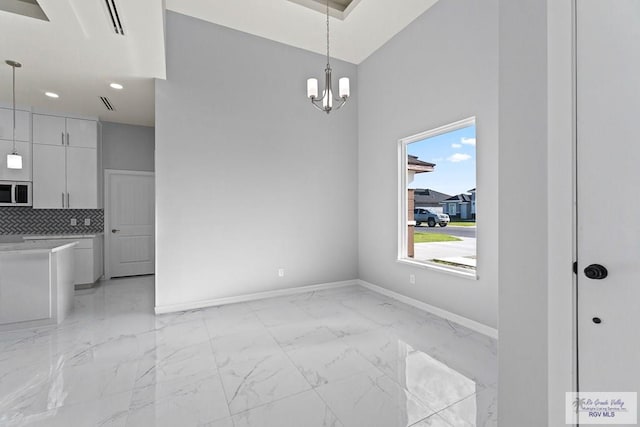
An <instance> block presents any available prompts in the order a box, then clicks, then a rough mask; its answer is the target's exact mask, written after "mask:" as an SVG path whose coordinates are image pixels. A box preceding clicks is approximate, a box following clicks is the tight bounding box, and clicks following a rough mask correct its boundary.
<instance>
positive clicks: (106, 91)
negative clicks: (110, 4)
mask: <svg viewBox="0 0 640 427" xmlns="http://www.w3.org/2000/svg"><path fill="white" fill-rule="evenodd" d="M2 1H7V0H2ZM115 1H116V4H117V6H118V9H119V12H120V17H121V20H122V22H123V26H124V30H125V35H124V36H121V35H117V34H115V32H114V30H113V27H112V25H111V22H110V20H109V18H108V14H107V8H106V7H105V1H104V0H38V3H39V4H40V6H41V7H42V9H43V10H44V12H45V13H46V14H47V16H48V18H49V22H47V21H42V20H38V19H33V18H28V17H24V16H20V15H16V14H13V13H9V12H5V11H1V10H0V29H1V30H0V33H1V34H2V37H0V61H1V62H0V104H9V103H10V102H11V67H9V66H8V65H5V64H4V61H5V60H6V59H13V60H16V61H19V62H21V63H22V64H23V67H22V68H20V69H18V70H17V72H16V86H17V89H16V97H17V103H18V105H25V106H33V107H34V108H36V109H39V110H47V111H51V112H59V113H73V114H78V115H85V116H95V117H99V118H100V120H103V121H113V122H120V123H130V124H140V125H148V126H153V125H154V122H155V119H154V113H155V111H154V109H155V107H154V103H155V100H154V83H153V79H154V78H165V77H166V74H165V73H166V68H165V51H164V15H163V0H115ZM165 1H166V8H167V9H169V10H172V11H176V12H179V13H182V14H185V15H190V16H193V17H196V18H199V19H203V20H206V21H209V22H213V23H216V24H219V25H223V26H226V27H229V28H234V29H237V30H240V31H244V32H247V33H250V34H254V35H257V36H261V37H264V38H268V39H271V40H275V41H278V42H281V43H285V44H288V45H291V46H295V47H299V48H302V49H306V50H309V51H313V52H317V53H320V54H323V53H325V52H326V46H325V24H324V16H323V12H321V11H322V10H324V9H323V7H322V5H321V4H320V5H319V4H318V0H165ZM332 1H333V2H334V3H335V4H336V7H337V8H340V6H339V4H340V5H342V6H344V5H346V4H347V3H349V1H348V0H332ZM436 1H437V0H353V1H352V2H351V4H350V5H349V6H348V7H347V8H346V9H345V10H344V12H341V11H339V10H332V12H331V14H332V16H335V17H336V18H338V19H331V56H332V57H335V58H339V59H342V60H345V61H348V62H351V63H354V64H359V63H360V62H362V61H363V60H364V59H366V58H367V57H368V56H369V55H370V54H371V53H373V52H374V51H375V50H376V49H378V48H379V47H380V46H382V45H383V44H384V43H386V42H387V41H388V40H389V39H391V38H392V37H393V36H394V35H395V34H397V33H398V32H400V31H401V30H402V29H403V28H405V27H406V26H407V25H408V24H409V23H411V22H412V21H413V20H414V19H416V18H417V17H418V16H420V15H421V14H422V13H423V12H425V11H426V10H427V9H429V8H430V7H431V6H432V5H433V4H434V3H435V2H436ZM320 3H322V2H320ZM305 4H306V6H305ZM307 6H308V7H307ZM247 11H250V12H247ZM111 82H117V83H121V84H122V85H124V87H125V88H124V90H121V91H117V90H114V89H111V88H110V87H109V83H111ZM45 91H52V92H56V93H58V94H59V95H60V98H58V99H51V98H48V97H46V96H45V95H44V92H45ZM100 96H106V97H108V98H109V100H110V101H111V103H112V104H113V105H114V107H115V109H116V111H113V112H109V111H107V110H106V109H105V107H104V105H103V104H102V102H101V101H100V98H99V97H100Z"/></svg>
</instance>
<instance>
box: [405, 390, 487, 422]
mask: <svg viewBox="0 0 640 427" xmlns="http://www.w3.org/2000/svg"><path fill="white" fill-rule="evenodd" d="M477 394H478V392H477V391H475V392H473V393H471V394H470V395H468V396H465V397H463V398H462V399H460V400H458V401H456V402H454V403H452V404H450V405H448V406H446V407H444V408H442V409H440V410H438V411H436V412H434V413H433V414H431V415H429V416H428V417H425V418H422V419H420V420H418V421H416V422H415V423H413V424H411V425H410V426H409V427H413V426H415V425H416V424H418V423H420V422H422V421H424V420H426V419H429V418H431V417H434V416H436V415H440V414H441V413H442V412H444V411H446V410H448V409H450V408H452V407H454V406H456V405H457V404H459V403H462V402H463V401H465V400H467V399H468V398H470V397H472V396H475V395H477ZM414 396H415V394H414ZM425 406H426V405H425ZM428 408H429V409H431V407H428ZM432 410H433V409H432ZM440 418H442V417H440ZM443 419H444V418H443ZM445 421H446V422H447V424H449V422H448V421H447V420H446V419H445Z"/></svg>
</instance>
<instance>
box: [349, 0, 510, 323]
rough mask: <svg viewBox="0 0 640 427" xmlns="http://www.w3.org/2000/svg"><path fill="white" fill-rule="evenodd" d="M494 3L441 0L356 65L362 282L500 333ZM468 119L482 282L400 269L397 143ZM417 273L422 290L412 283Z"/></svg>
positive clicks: (496, 55) (496, 67)
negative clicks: (472, 120)
mask: <svg viewBox="0 0 640 427" xmlns="http://www.w3.org/2000/svg"><path fill="white" fill-rule="evenodd" d="M497 3H498V2H497V0H487V1H483V2H470V1H463V0H448V1H441V2H438V3H436V4H435V5H434V6H433V7H432V8H431V9H429V10H428V11H427V12H426V13H425V14H423V15H422V16H420V17H419V18H418V19H416V20H415V21H414V22H413V23H412V24H410V25H409V26H408V27H407V28H406V29H405V30H403V31H402V32H400V33H399V34H398V35H396V36H395V37H394V38H393V39H392V40H391V41H390V42H388V43H387V44H386V45H385V46H383V47H382V48H381V49H379V50H378V51H377V52H375V53H374V54H373V55H372V56H370V57H369V58H368V59H367V60H366V61H365V62H363V63H362V64H361V65H360V66H359V67H358V84H359V87H360V91H359V105H358V109H359V200H360V205H359V210H360V221H359V225H360V234H359V266H360V278H361V279H363V280H366V281H368V282H371V283H373V284H376V285H379V286H382V287H385V288H388V289H391V290H393V291H396V292H399V293H401V294H403V295H407V296H410V297H412V298H416V299H418V300H421V301H424V302H426V303H428V304H431V305H434V306H436V307H439V308H442V309H445V310H448V311H450V312H453V313H455V314H458V315H461V316H464V317H466V318H469V319H472V320H475V321H477V322H480V323H482V324H484V325H488V326H490V327H493V328H496V327H497V323H498V312H497V308H498V224H499V221H498V214H497V212H498V168H497V166H498V164H497V154H498V95H497V94H498V4H497ZM471 116H476V124H477V134H476V135H477V141H478V143H477V150H476V153H477V188H478V192H477V194H478V201H477V207H478V208H477V210H478V275H479V279H478V280H469V279H467V278H462V277H459V276H454V275H449V274H444V273H441V272H435V271H433V270H429V269H424V268H418V267H413V266H407V265H401V264H398V263H397V262H396V258H397V245H398V243H397V242H398V238H397V228H398V226H397V224H398V214H399V212H398V211H399V209H398V202H397V200H398V191H399V190H398V154H397V142H398V140H399V139H400V138H404V137H407V136H411V135H414V134H417V133H419V132H422V131H426V130H429V129H433V128H436V127H438V126H441V125H445V124H448V123H452V122H455V121H457V120H460V119H464V118H467V117H471ZM513 194H516V193H513ZM517 194H522V193H517ZM374 230H375V232H373V231H374ZM410 274H415V277H416V284H415V285H411V284H409V275H410Z"/></svg>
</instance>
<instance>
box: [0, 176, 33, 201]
mask: <svg viewBox="0 0 640 427" xmlns="http://www.w3.org/2000/svg"><path fill="white" fill-rule="evenodd" d="M31 205H32V202H31V183H30V182H24V181H0V206H31Z"/></svg>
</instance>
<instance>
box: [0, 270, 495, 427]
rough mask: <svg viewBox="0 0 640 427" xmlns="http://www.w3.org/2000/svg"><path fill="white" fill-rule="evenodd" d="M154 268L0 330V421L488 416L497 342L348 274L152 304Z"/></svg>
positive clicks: (422, 420) (433, 420) (358, 425)
mask: <svg viewBox="0 0 640 427" xmlns="http://www.w3.org/2000/svg"><path fill="white" fill-rule="evenodd" d="M153 280H154V279H153V276H145V277H137V278H126V279H116V280H111V281H105V282H102V283H101V284H100V286H98V287H96V288H93V289H89V290H84V291H78V292H76V296H75V306H74V311H73V313H72V314H71V316H70V317H69V318H67V319H66V320H65V321H64V322H63V323H62V324H61V325H58V326H57V327H46V328H38V329H30V330H23V331H15V332H0V426H2V427H14V426H65V427H69V426H73V427H76V426H80V427H83V426H110V427H116V426H117V427H123V426H136V427H141V426H142V427H144V426H172V427H173V426H179V427H189V426H209V427H249V426H251V427H256V426H261V427H320V426H331V427H408V426H415V427H427V426H432V427H463V426H477V427H480V426H483V427H486V426H496V425H497V421H496V420H497V414H496V410H497V408H496V407H497V405H496V397H497V392H496V387H497V357H496V352H497V345H496V342H495V341H494V340H492V339H490V338H487V337H485V336H483V335H480V334H478V333H475V332H473V331H471V330H469V329H466V328H464V327H462V326H459V325H456V324H453V323H451V322H449V321H447V320H444V319H442V318H439V317H436V316H434V315H431V314H429V313H425V312H422V311H420V310H417V309H415V308H413V307H410V306H407V305H405V304H402V303H400V302H397V301H395V300H392V299H389V298H387V297H385V296H382V295H379V294H376V293H374V292H371V291H369V290H367V289H365V288H362V287H359V286H349V287H344V288H338V289H332V290H326V291H319V292H309V293H304V294H298V295H292V296H286V297H280V298H272V299H264V300H259V301H253V302H249V303H242V304H233V305H227V306H221V307H216V308H207V309H202V310H193V311H187V312H182V313H175V314H168V315H161V316H155V315H154V314H153V301H154V287H153V286H154V283H153Z"/></svg>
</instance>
